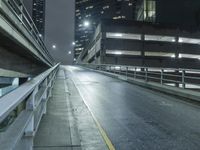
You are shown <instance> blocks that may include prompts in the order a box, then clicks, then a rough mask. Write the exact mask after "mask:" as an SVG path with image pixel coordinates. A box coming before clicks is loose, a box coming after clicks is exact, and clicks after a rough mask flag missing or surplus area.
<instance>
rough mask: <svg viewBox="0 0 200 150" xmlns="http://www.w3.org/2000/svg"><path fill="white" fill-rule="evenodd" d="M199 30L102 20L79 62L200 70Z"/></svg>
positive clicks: (137, 22)
mask: <svg viewBox="0 0 200 150" xmlns="http://www.w3.org/2000/svg"><path fill="white" fill-rule="evenodd" d="M199 49H200V31H195V32H194V31H190V30H182V29H180V28H177V27H176V26H163V25H159V24H153V23H148V22H146V23H144V22H139V21H126V20H115V21H113V20H102V22H101V24H100V25H99V26H98V27H97V29H96V32H95V35H94V38H93V40H92V41H91V43H90V44H89V46H88V48H87V49H85V50H84V51H83V52H82V53H81V55H80V56H79V58H78V62H79V63H91V64H114V65H131V66H145V67H158V68H160V67H161V68H190V69H191V68H193V69H200V51H199Z"/></svg>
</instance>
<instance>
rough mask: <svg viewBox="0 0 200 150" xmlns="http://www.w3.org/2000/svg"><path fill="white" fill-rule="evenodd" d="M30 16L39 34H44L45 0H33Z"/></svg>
mask: <svg viewBox="0 0 200 150" xmlns="http://www.w3.org/2000/svg"><path fill="white" fill-rule="evenodd" d="M32 18H33V21H34V22H35V25H36V27H37V28H38V31H39V33H40V35H41V36H42V37H43V38H44V35H45V0H33V12H32Z"/></svg>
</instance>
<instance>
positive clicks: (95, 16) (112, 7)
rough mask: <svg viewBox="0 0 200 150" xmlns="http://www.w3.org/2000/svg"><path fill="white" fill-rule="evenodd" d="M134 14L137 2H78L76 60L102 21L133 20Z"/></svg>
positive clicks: (101, 0)
mask: <svg viewBox="0 0 200 150" xmlns="http://www.w3.org/2000/svg"><path fill="white" fill-rule="evenodd" d="M134 12H135V0H76V11H75V43H76V45H75V48H74V58H77V57H78V56H79V54H80V53H81V51H82V50H83V49H84V48H85V46H86V45H87V43H88V42H89V39H90V38H91V37H92V36H93V34H94V31H95V28H96V26H97V25H98V23H99V21H100V20H101V19H105V18H107V19H114V20H117V19H127V20H133V19H134V18H135V14H134ZM85 21H88V22H87V23H86V24H85V23H84V22H85ZM88 23H89V24H90V25H88ZM85 25H87V27H86V26H85Z"/></svg>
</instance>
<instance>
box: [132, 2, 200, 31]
mask: <svg viewBox="0 0 200 150" xmlns="http://www.w3.org/2000/svg"><path fill="white" fill-rule="evenodd" d="M135 2H136V12H135V14H136V17H135V18H136V20H137V21H145V22H154V23H156V24H165V25H174V26H177V27H179V28H182V29H188V30H196V29H199V28H200V1H199V0H171V1H170V0H136V1H135Z"/></svg>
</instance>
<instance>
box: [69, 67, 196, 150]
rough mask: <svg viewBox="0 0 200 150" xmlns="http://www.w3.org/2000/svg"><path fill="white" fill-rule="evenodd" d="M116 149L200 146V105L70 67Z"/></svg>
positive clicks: (179, 149) (189, 148)
mask: <svg viewBox="0 0 200 150" xmlns="http://www.w3.org/2000/svg"><path fill="white" fill-rule="evenodd" d="M66 69H67V70H68V74H69V78H72V79H73V80H74V81H75V83H76V85H77V87H78V89H79V90H80V93H81V94H82V96H83V98H84V100H85V103H86V104H87V105H88V106H89V108H90V110H91V111H92V113H93V114H94V115H95V117H96V118H97V120H98V121H99V123H100V124H101V126H102V127H103V129H104V130H105V131H106V133H107V135H108V137H109V138H110V140H111V141H112V143H113V145H114V146H115V148H116V150H199V149H200V107H199V106H197V105H194V104H191V103H188V102H185V101H183V100H180V99H178V98H175V97H172V96H170V95H165V94H162V93H159V92H156V91H152V90H149V89H145V88H143V87H139V86H136V85H133V84H130V83H127V82H124V81H121V80H118V79H114V78H111V77H108V76H105V75H102V74H99V73H96V72H93V71H90V70H87V69H83V68H80V67H66Z"/></svg>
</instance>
